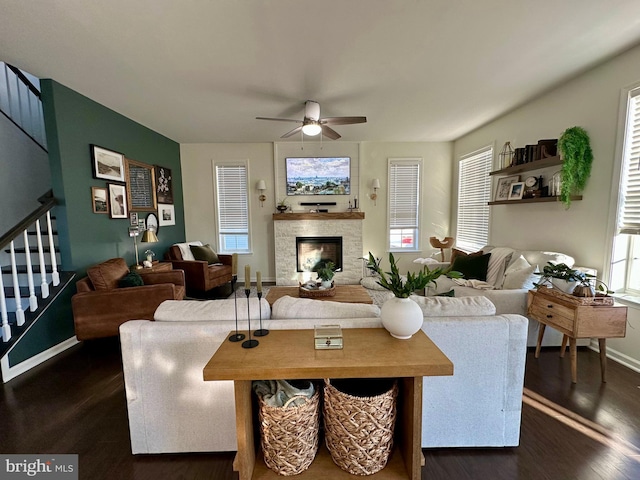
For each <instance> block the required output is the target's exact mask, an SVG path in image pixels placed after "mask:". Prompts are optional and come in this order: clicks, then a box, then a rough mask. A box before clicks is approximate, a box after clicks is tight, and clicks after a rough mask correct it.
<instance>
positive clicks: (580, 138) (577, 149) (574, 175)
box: [558, 127, 593, 208]
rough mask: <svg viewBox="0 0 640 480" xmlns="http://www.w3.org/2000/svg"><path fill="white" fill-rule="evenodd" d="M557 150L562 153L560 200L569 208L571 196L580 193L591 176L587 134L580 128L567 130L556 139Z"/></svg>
mask: <svg viewBox="0 0 640 480" xmlns="http://www.w3.org/2000/svg"><path fill="white" fill-rule="evenodd" d="M558 148H559V149H560V152H561V153H562V168H561V170H560V172H561V176H562V183H561V186H560V200H561V201H562V202H563V203H564V204H565V205H566V207H567V208H569V207H570V206H571V195H577V194H578V193H580V192H581V191H582V190H583V189H584V187H585V186H586V184H587V180H588V179H589V176H590V175H591V163H592V162H593V152H592V151H591V145H590V143H589V134H588V133H587V132H586V130H585V129H584V128H582V127H571V128H568V129H566V130H565V131H564V133H563V134H562V135H561V136H560V138H559V139H558Z"/></svg>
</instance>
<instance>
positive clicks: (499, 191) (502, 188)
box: [494, 175, 520, 202]
mask: <svg viewBox="0 0 640 480" xmlns="http://www.w3.org/2000/svg"><path fill="white" fill-rule="evenodd" d="M518 181H520V175H511V176H510V177H501V178H499V179H498V187H497V188H496V196H495V198H494V201H496V202H498V201H500V200H509V194H510V193H511V184H512V183H515V182H518Z"/></svg>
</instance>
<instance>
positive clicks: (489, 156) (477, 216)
mask: <svg viewBox="0 0 640 480" xmlns="http://www.w3.org/2000/svg"><path fill="white" fill-rule="evenodd" d="M492 160H493V148H492V147H487V148H483V149H482V150H479V151H477V152H474V153H471V154H469V155H465V156H463V157H462V158H461V160H460V168H459V171H458V215H457V217H458V222H457V225H458V226H457V233H456V247H457V248H459V249H460V250H464V251H467V252H472V251H477V250H479V249H481V248H482V247H483V246H485V245H486V244H487V243H488V241H489V205H488V202H489V201H490V199H491V177H490V176H489V172H490V171H491V164H492Z"/></svg>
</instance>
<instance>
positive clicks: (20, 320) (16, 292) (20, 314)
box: [9, 240, 25, 327]
mask: <svg viewBox="0 0 640 480" xmlns="http://www.w3.org/2000/svg"><path fill="white" fill-rule="evenodd" d="M9 248H10V256H11V278H12V280H13V296H14V300H15V302H16V325H17V326H19V327H21V326H22V325H24V320H25V318H24V310H23V309H22V298H21V297H20V284H19V283H18V267H17V265H16V248H15V245H14V242H13V240H11V243H10V247H9Z"/></svg>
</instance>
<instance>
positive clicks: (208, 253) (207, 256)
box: [189, 243, 220, 265]
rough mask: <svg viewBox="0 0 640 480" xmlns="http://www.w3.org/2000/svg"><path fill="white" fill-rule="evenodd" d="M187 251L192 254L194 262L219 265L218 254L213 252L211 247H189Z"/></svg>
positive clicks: (207, 245)
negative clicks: (202, 261) (201, 261)
mask: <svg viewBox="0 0 640 480" xmlns="http://www.w3.org/2000/svg"><path fill="white" fill-rule="evenodd" d="M189 250H191V253H192V254H193V258H195V259H196V260H204V261H205V262H207V263H208V264H209V265H211V264H214V263H220V259H219V258H218V254H217V253H216V252H214V251H213V249H212V248H211V245H209V244H208V243H207V244H206V245H202V246H200V245H189Z"/></svg>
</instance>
